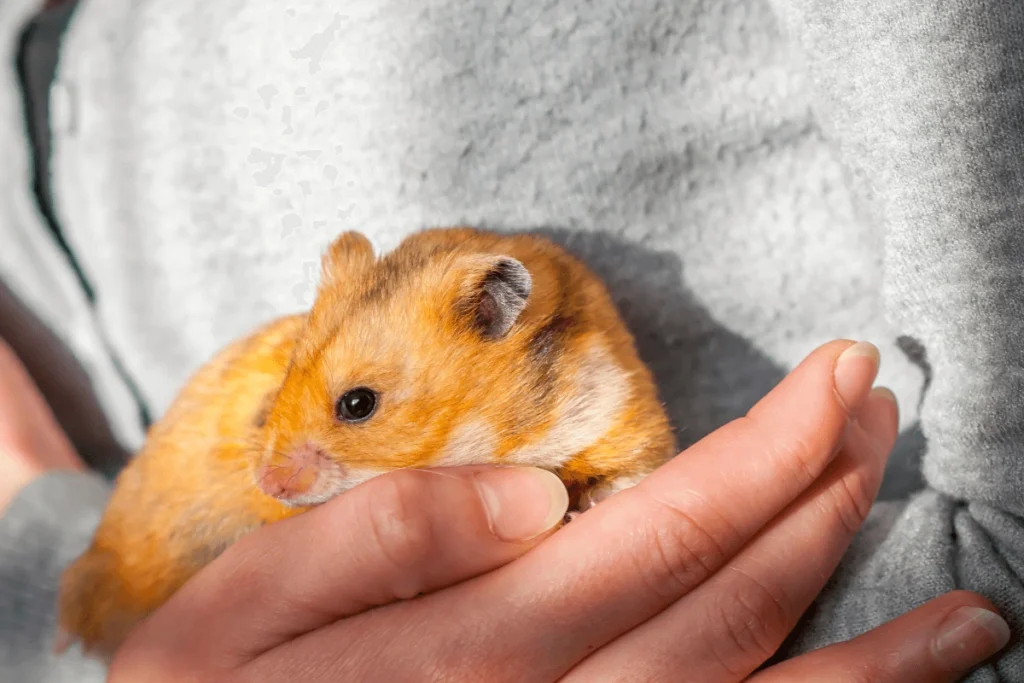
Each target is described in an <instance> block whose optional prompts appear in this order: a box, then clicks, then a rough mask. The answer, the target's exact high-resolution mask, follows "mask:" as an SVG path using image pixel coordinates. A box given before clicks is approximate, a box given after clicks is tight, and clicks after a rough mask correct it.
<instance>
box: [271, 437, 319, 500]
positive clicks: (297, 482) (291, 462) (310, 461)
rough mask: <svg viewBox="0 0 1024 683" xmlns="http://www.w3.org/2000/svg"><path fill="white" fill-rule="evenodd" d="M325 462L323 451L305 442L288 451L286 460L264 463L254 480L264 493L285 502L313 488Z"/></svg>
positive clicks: (279, 459) (277, 459)
mask: <svg viewBox="0 0 1024 683" xmlns="http://www.w3.org/2000/svg"><path fill="white" fill-rule="evenodd" d="M326 459H327V456H326V455H325V454H324V452H323V451H322V450H320V449H319V448H317V447H316V446H315V445H314V444H311V443H308V442H306V443H303V444H301V445H300V446H298V447H297V448H295V449H294V450H293V451H291V453H289V454H288V457H287V458H274V459H272V460H271V461H270V462H267V463H265V464H264V465H263V466H262V467H260V469H259V472H258V473H257V477H256V479H257V482H258V483H259V487H260V488H261V489H262V490H263V492H264V493H266V494H267V495H269V496H273V497H275V498H280V499H282V500H287V499H289V498H293V497H295V496H299V495H302V494H303V493H307V492H309V490H310V489H311V488H313V486H314V485H315V484H316V482H317V479H319V476H320V473H321V471H322V469H323V466H324V464H325V462H326Z"/></svg>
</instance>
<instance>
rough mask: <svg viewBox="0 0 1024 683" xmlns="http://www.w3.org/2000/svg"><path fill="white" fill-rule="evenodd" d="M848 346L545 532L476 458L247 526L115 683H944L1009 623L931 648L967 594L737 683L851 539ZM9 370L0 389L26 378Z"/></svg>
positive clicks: (859, 388)
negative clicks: (473, 463)
mask: <svg viewBox="0 0 1024 683" xmlns="http://www.w3.org/2000/svg"><path fill="white" fill-rule="evenodd" d="M850 346H851V342H842V341H841V342H833V343H831V344H827V345H825V346H824V347H822V348H819V349H818V350H816V351H815V352H814V353H812V354H811V355H810V356H809V357H808V358H807V359H806V360H805V361H804V363H802V364H801V365H800V366H799V367H798V368H796V369H795V370H794V372H793V373H791V374H790V375H789V376H788V377H787V378H786V379H785V380H784V381H783V382H782V383H781V384H780V385H779V386H778V387H777V388H776V389H775V390H773V391H772V392H771V393H770V394H769V395H768V396H766V397H765V399H763V400H762V401H761V402H760V403H759V404H758V405H757V406H756V407H755V408H754V409H752V410H751V411H750V413H749V414H748V416H746V417H744V418H741V419H739V420H737V421H734V422H733V423H730V424H728V425H726V426H725V427H723V428H722V429H720V430H718V431H716V432H715V433H713V434H712V435H710V436H709V437H707V438H706V439H704V440H703V441H701V442H700V443H698V444H697V445H695V446H693V447H692V448H690V449H688V451H687V452H685V453H684V454H682V457H679V458H676V459H675V460H673V461H672V462H670V463H669V464H668V465H665V466H663V467H662V468H661V469H659V470H658V471H657V472H655V473H654V474H653V475H651V476H650V477H649V478H647V479H645V480H644V481H643V482H641V484H640V485H638V486H637V487H636V488H634V489H629V490H627V491H624V492H621V493H619V494H616V495H615V496H613V497H612V498H610V499H609V500H607V501H605V502H603V503H601V504H600V505H598V506H597V507H596V508H594V509H593V510H591V511H589V512H587V513H586V514H584V515H583V516H581V517H580V518H578V519H577V520H576V521H574V522H573V523H572V524H570V525H568V526H566V527H564V528H562V529H559V530H558V531H557V532H554V533H552V531H551V527H552V526H553V525H554V524H556V523H555V522H554V520H557V519H558V518H559V517H560V515H561V514H562V513H563V512H564V511H565V509H566V506H567V504H568V499H567V496H566V495H565V493H564V489H561V490H560V489H559V487H557V486H550V483H551V480H552V477H551V476H550V475H547V474H545V473H540V472H539V471H534V470H528V469H523V470H516V469H494V468H460V469H454V470H446V471H444V472H439V471H402V472H395V473H393V474H389V475H385V476H382V477H379V478H376V479H374V480H371V481H369V482H367V483H366V484H363V485H361V486H359V487H357V488H356V489H353V490H352V491H351V492H349V493H348V494H346V495H344V496H340V497H338V498H337V499H334V500H332V501H330V502H329V503H327V504H325V505H323V506H321V507H319V508H317V509H315V510H313V511H311V512H309V513H307V514H304V515H300V516H298V517H295V518H291V519H287V520H284V521H282V522H279V523H277V524H273V525H270V526H268V527H265V528H263V529H260V530H258V531H257V532H254V533H252V534H250V535H249V536H247V537H246V538H244V539H242V540H241V541H240V542H238V543H237V544H235V545H234V546H232V547H231V548H230V549H229V550H228V551H227V552H225V553H224V554H223V555H222V556H221V557H220V558H218V559H217V560H216V561H214V562H213V563H212V564H210V565H209V566H208V567H207V568H206V569H205V570H203V571H202V572H200V573H199V574H198V575H197V576H196V577H194V579H193V580H192V581H190V582H189V584H187V585H186V586H185V587H184V588H183V589H182V590H181V591H179V592H178V593H177V594H176V595H175V596H174V597H173V598H172V599H171V600H170V601H169V602H168V603H167V604H166V605H165V606H164V607H162V608H161V609H160V610H158V611H157V612H156V613H155V614H154V615H153V616H152V617H151V618H150V619H148V620H147V621H146V622H144V623H143V624H142V625H141V626H140V627H139V628H137V629H136V630H135V631H134V632H133V634H132V635H131V637H130V638H129V640H128V641H127V642H126V643H125V645H124V647H123V648H122V649H121V650H120V652H119V653H118V655H117V657H116V658H115V660H114V662H113V666H112V669H111V672H110V679H109V680H110V681H111V683H126V682H127V681H141V682H144V683H145V682H154V683H161V682H163V681H179V680H192V681H207V680H209V681H213V680H217V681H250V680H252V681H256V680H259V681H269V682H271V683H272V682H273V681H304V682H308V683H315V682H316V681H328V680H425V679H426V680H441V679H443V680H455V681H461V680H466V681H476V680H488V681H555V680H561V681H603V680H608V681H612V680H615V681H622V680H626V681H631V680H642V681H660V680H680V678H679V677H680V676H681V675H685V676H686V679H685V680H699V681H739V680H747V679H749V680H753V681H758V682H759V683H772V682H774V681H787V682H799V681H804V680H806V681H811V680H829V681H838V682H840V683H842V682H843V681H850V682H851V683H852V682H854V681H869V680H870V681H879V682H881V683H885V682H886V681H901V682H907V683H915V682H917V681H921V682H925V681H927V682H931V681H936V682H942V681H955V680H958V679H959V678H961V677H962V676H963V675H965V674H966V673H967V672H968V671H969V670H970V668H971V667H973V666H975V665H976V664H978V663H980V662H981V661H982V660H984V659H985V658H987V657H989V656H991V655H992V654H994V653H995V651H997V650H998V649H1000V648H1001V646H1002V645H1003V644H1005V638H1004V637H1003V636H1007V635H1008V634H1005V633H1001V632H1000V629H999V628H998V627H995V628H993V627H990V628H988V629H980V630H978V629H975V630H973V631H972V630H971V629H969V628H967V629H965V628H960V629H959V631H957V635H956V636H955V637H954V638H953V640H952V641H951V640H950V638H949V637H946V638H941V637H940V632H941V631H942V630H943V629H944V628H945V627H947V626H949V625H955V626H962V625H963V623H964V621H963V619H959V620H958V619H957V615H958V614H963V613H962V612H958V610H961V609H963V608H975V609H980V610H982V611H983V612H984V613H985V614H992V610H994V608H993V607H992V606H991V604H990V603H988V602H987V601H986V600H985V599H984V598H982V597H981V596H978V595H975V594H972V593H966V592H954V593H950V594H947V595H944V596H941V597H939V598H936V599H935V600H932V601H930V602H928V603H926V604H925V605H923V606H921V607H919V608H918V609H916V610H914V611H913V612H910V613H909V614H907V615H904V616H903V617H901V618H900V619H897V620H895V621H894V622H891V623H889V624H886V625H883V626H881V627H879V628H878V629H875V630H874V631H872V632H870V633H868V634H866V635H864V636H861V637H860V638H858V639H855V640H853V641H850V642H848V643H842V644H839V645H836V646H833V647H830V648H826V649H823V650H820V651H817V652H814V653H811V654H809V655H805V656H802V657H799V658H796V659H793V660H789V661H787V662H783V663H782V664H780V665H777V666H775V667H772V668H769V669H766V670H764V671H761V672H759V673H757V674H756V675H754V676H753V678H750V676H751V675H752V674H753V672H754V671H755V670H756V669H757V668H758V667H759V666H761V664H763V662H764V661H766V659H767V658H768V657H769V656H770V654H771V653H772V652H774V651H775V649H776V648H777V647H778V645H779V644H780V643H781V642H782V640H783V639H784V638H785V636H786V635H787V634H788V633H789V631H790V630H791V629H792V627H793V624H794V623H795V620H796V619H797V618H798V617H799V615H800V613H801V612H802V611H803V610H804V609H805V608H806V606H807V604H809V602H810V601H811V600H812V599H813V597H814V596H815V595H816V594H817V593H818V592H819V591H820V589H821V587H822V584H823V582H824V581H825V580H826V578H827V577H828V575H829V574H830V573H831V572H832V570H833V569H834V567H835V565H836V563H837V562H838V560H839V557H840V556H841V554H842V552H843V550H844V549H845V548H846V546H847V544H848V542H849V540H850V538H851V537H852V535H853V534H854V533H855V531H856V529H857V528H859V526H860V524H861V522H862V521H863V518H864V516H865V515H866V513H867V510H868V509H869V507H870V503H871V502H872V500H873V499H874V496H875V494H876V493H877V489H878V484H879V482H880V480H881V476H882V472H883V469H884V463H885V459H886V457H887V454H888V452H889V450H890V449H891V447H892V444H893V441H894V440H895V436H896V425H897V409H896V405H895V402H894V401H893V399H892V397H891V394H890V393H888V392H887V391H885V390H881V389H876V390H871V384H872V382H873V380H874V375H875V373H876V370H877V357H876V356H873V355H872V353H870V352H868V353H856V354H854V355H852V356H850V355H848V356H847V359H846V360H847V361H849V362H847V363H841V364H838V367H837V361H838V358H839V356H840V354H841V353H842V352H843V351H844V350H846V349H848V348H849V347H850ZM861 351H863V347H861ZM834 369H835V372H834V373H833V370H834ZM3 381H4V383H5V384H7V385H8V386H7V390H6V391H5V392H4V393H0V396H10V395H12V393H13V395H19V394H20V393H21V392H23V391H31V386H26V385H24V384H22V385H20V386H19V385H18V381H19V380H18V379H17V376H16V375H15V379H13V380H12V378H11V376H10V375H5V376H3ZM23 405H32V403H31V402H26V401H17V402H14V403H5V404H0V412H3V413H5V414H7V415H12V414H14V413H15V411H18V410H20V408H19V406H23ZM26 418H27V416H26ZM32 419H33V420H39V421H38V422H34V423H33V424H36V425H38V426H40V428H43V426H44V425H46V424H47V420H46V419H45V418H44V417H40V416H36V417H33V418H32ZM48 428H56V425H55V424H52V421H51V422H50V424H49V427H48ZM4 452H6V451H3V450H0V453H4ZM19 457H21V458H23V459H24V458H27V457H30V456H25V455H22V456H19ZM725 458H728V461H727V462H728V463H729V466H728V467H723V466H722V462H723V461H724V459H725ZM9 465H10V461H9V460H6V461H5V460H0V470H6V469H7V467H8V466H9ZM41 469H45V467H43V468H41ZM481 491H488V492H487V493H481ZM495 501H497V505H495ZM727 502H728V503H729V504H726V503H727ZM495 510H496V512H494V511H495ZM502 511H504V514H502ZM328 540H329V542H328ZM296 557H302V561H301V562H296V561H295V558H296ZM512 560H515V561H512ZM420 594H423V595H420ZM417 595H419V597H416V598H415V599H413V596H417ZM484 607H485V608H484ZM972 614H975V615H976V614H977V612H975V613H972ZM951 643H952V646H951ZM670 644H671V647H669V645H670Z"/></svg>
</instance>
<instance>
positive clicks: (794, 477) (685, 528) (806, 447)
mask: <svg viewBox="0 0 1024 683" xmlns="http://www.w3.org/2000/svg"><path fill="white" fill-rule="evenodd" d="M844 352H845V353H844ZM841 356H842V359H841V360H840V357H841ZM877 369H878V356H877V351H876V350H875V349H874V347H873V346H871V345H869V344H858V345H854V344H853V343H852V342H849V341H838V342H832V343H830V344H826V345H825V346H823V347H821V348H819V349H817V350H816V351H814V352H813V353H811V354H810V356H809V357H808V358H807V359H806V360H805V361H804V362H803V363H801V364H800V365H799V366H798V367H797V368H796V369H795V370H794V371H793V372H792V373H791V374H790V375H789V376H787V377H786V378H785V379H784V380H783V381H782V382H781V383H780V384H779V385H778V386H777V387H776V388H775V389H773V390H772V391H771V392H770V393H769V394H768V395H767V396H766V397H765V398H764V399H763V400H762V401H761V402H760V403H758V404H757V406H755V407H754V408H753V409H752V410H751V411H750V412H749V414H748V415H747V416H746V417H743V418H740V419H738V420H735V421H734V422H732V423H730V424H728V425H726V426H725V427H723V428H722V429H720V430H718V431H716V432H715V433H713V434H712V435H710V436H709V437H707V438H705V439H704V440H702V441H701V442H699V443H698V444H696V445H695V446H693V447H691V448H690V449H688V450H687V451H686V452H684V453H683V454H681V455H680V456H679V457H677V458H675V459H674V460H673V461H671V462H670V463H668V464H666V465H664V466H663V467H662V468H661V469H659V470H658V471H657V472H655V473H654V474H652V475H651V476H649V477H648V478H647V479H645V480H643V481H642V482H641V483H640V484H639V485H638V486H637V487H635V488H633V489H628V490H626V491H622V492H620V493H617V494H616V495H614V496H612V497H611V498H610V499H608V500H607V501H605V502H602V503H600V504H599V505H597V507H596V508H594V509H592V510H590V511H588V512H587V513H585V514H584V515H582V516H581V517H580V518H579V519H578V520H576V521H574V522H572V523H571V524H569V525H568V526H567V527H566V528H564V529H563V530H561V531H559V532H558V533H557V534H555V535H554V536H553V537H552V538H550V539H548V540H546V541H545V542H544V543H542V544H541V545H539V546H538V547H537V548H535V549H533V550H532V551H531V552H529V553H528V554H526V555H525V556H523V557H521V558H519V559H518V560H517V561H516V562H515V563H512V564H511V565H508V566H505V567H502V568H501V569H498V570H496V571H494V572H491V573H489V574H486V575H483V576H480V577H478V578H476V579H473V580H471V581H469V582H466V583H463V584H460V585H458V586H453V587H452V588H450V589H447V590H446V591H443V592H442V593H438V594H435V595H433V596H427V597H426V598H424V599H422V600H418V601H416V602H414V603H409V604H406V605H395V606H392V607H385V608H383V609H382V610H379V611H376V612H373V613H367V614H363V615H360V616H357V617H355V618H353V619H351V620H349V621H348V622H347V623H342V624H336V625H333V626H331V627H328V628H326V629H324V630H322V631H320V632H318V633H315V634H309V636H307V637H306V638H304V639H303V641H304V642H303V643H301V644H300V643H293V644H290V645H289V646H287V647H286V649H287V650H289V651H291V648H292V647H293V646H294V647H296V648H299V649H301V650H302V654H301V655H299V654H295V653H294V651H292V654H291V655H290V656H301V657H303V658H305V657H310V658H313V659H314V660H316V658H317V657H324V656H329V655H328V653H329V652H330V650H331V648H330V646H329V645H328V643H331V642H333V643H338V642H346V643H347V644H348V646H351V647H355V646H358V647H360V648H362V647H366V648H369V649H371V650H372V649H373V648H374V647H376V646H377V645H375V643H379V642H386V639H385V640H380V638H381V635H382V631H383V628H382V626H383V623H384V622H382V621H381V620H385V621H386V620H387V619H394V618H395V615H394V611H393V608H395V609H401V610H403V616H402V619H403V623H406V624H408V627H407V628H409V629H410V631H409V632H416V633H417V634H418V645H419V647H421V648H423V650H424V651H428V652H432V653H434V655H435V656H436V657H438V658H439V659H441V660H443V661H446V662H451V661H455V662H459V661H461V660H462V659H466V658H465V657H461V658H460V654H459V653H460V652H462V653H464V652H488V653H490V654H493V657H489V658H488V659H489V661H494V662H500V663H501V668H500V669H498V670H495V671H481V670H480V669H479V667H480V666H481V665H482V664H483V663H482V662H480V661H479V660H477V659H472V661H470V660H468V659H466V664H465V665H466V666H467V667H472V670H469V669H467V671H466V672H465V674H466V676H467V680H493V681H504V680H517V681H518V680H551V679H555V678H558V677H559V676H561V675H563V674H564V673H565V672H566V671H567V670H568V669H569V668H570V667H571V666H573V665H574V664H575V663H577V662H578V661H580V660H582V659H583V658H584V657H585V656H587V655H588V654H589V653H590V652H592V651H593V650H594V649H596V648H598V647H601V646H602V645H603V644H605V643H607V642H609V641H610V640H612V639H613V638H615V637H617V636H619V635H620V634H622V633H624V632H625V631H627V630H629V629H631V628H632V627H634V626H636V625H637V624H638V623H641V622H643V621H645V620H647V619H649V618H650V617H652V616H654V615H655V614H657V613H658V612H660V611H661V610H663V609H664V608H666V607H667V606H668V605H670V604H671V603H673V602H674V601H676V600H678V599H679V598H680V597H682V596H683V595H685V594H686V593H687V592H688V591H690V590H692V589H693V588H694V587H696V586H698V585H699V584H701V583H702V582H703V581H704V580H705V579H706V578H707V577H708V576H710V575H711V574H712V573H714V572H715V571H717V570H718V568H720V567H721V566H722V565H723V564H724V563H725V562H726V561H727V560H728V559H729V558H730V557H732V556H733V555H734V554H735V553H736V552H738V551H739V550H740V548H742V547H743V546H744V545H745V544H746V543H747V542H748V541H749V540H750V539H751V538H752V537H753V536H754V535H755V534H756V533H757V532H758V531H759V530H760V529H761V528H762V527H763V526H764V525H765V524H767V523H768V522H769V521H770V520H771V519H772V518H774V517H775V516H776V515H778V514H779V513H780V512H781V511H782V510H784V509H785V508H786V507H787V506H788V505H789V504H790V503H792V502H793V501H794V500H795V499H796V498H797V497H798V496H799V495H800V494H801V493H802V492H803V491H804V490H805V489H807V488H808V487H809V486H810V485H811V484H812V483H813V482H814V481H815V480H816V479H818V477H819V476H820V475H821V474H822V473H823V472H824V471H825V469H826V467H827V466H828V464H829V462H830V461H831V460H832V459H833V456H834V454H835V453H836V452H837V450H838V447H839V445H840V444H841V441H842V438H843V434H844V430H845V428H846V426H847V424H848V422H849V419H850V416H851V411H853V410H856V407H857V406H858V405H859V404H860V403H861V402H862V401H863V400H864V398H865V397H866V396H867V394H868V392H869V391H870V388H871V384H872V382H873V380H874V377H875V375H876V373H877ZM441 603H443V605H442V604H441ZM498 604H500V605H501V606H502V610H486V611H485V612H484V613H481V605H498ZM441 610H443V613H445V614H466V615H472V618H471V619H468V620H462V621H463V622H464V623H463V625H462V626H461V628H462V630H461V631H459V629H458V628H455V627H453V628H455V633H454V635H453V630H452V629H451V628H449V629H447V630H446V632H445V634H444V635H441V634H436V635H435V634H434V633H433V632H432V621H436V615H437V614H438V612H439V611H441ZM378 629H380V630H378ZM318 649H319V650H322V652H320V653H319V654H318ZM524 652H529V653H530V655H531V656H530V657H529V658H528V659H527V658H524V657H522V655H521V653H524ZM282 656H284V652H282ZM403 673H408V674H410V675H411V674H412V673H413V672H389V675H390V674H393V675H392V676H391V678H392V679H396V680H397V679H400V678H401V676H402V675H403ZM474 677H475V678H474ZM455 678H456V679H458V676H455ZM459 680H461V679H459Z"/></svg>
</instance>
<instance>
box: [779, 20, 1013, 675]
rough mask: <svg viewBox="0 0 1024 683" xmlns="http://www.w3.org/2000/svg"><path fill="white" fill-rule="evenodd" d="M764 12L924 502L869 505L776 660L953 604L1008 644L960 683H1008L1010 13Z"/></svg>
mask: <svg viewBox="0 0 1024 683" xmlns="http://www.w3.org/2000/svg"><path fill="white" fill-rule="evenodd" d="M770 2H772V4H773V7H774V9H775V11H776V16H777V18H778V20H779V25H780V27H781V29H782V30H783V31H784V32H785V33H787V34H788V36H789V38H790V39H791V40H792V44H793V45H794V46H796V47H798V48H799V49H800V51H801V54H802V56H803V57H804V59H805V60H806V62H805V63H806V66H807V72H808V74H809V75H810V77H811V79H812V83H813V85H814V87H815V88H816V90H817V96H818V100H817V101H818V102H819V103H820V107H819V109H818V111H817V112H816V115H817V119H818V121H819V124H820V126H821V128H822V131H823V133H824V134H825V135H826V136H828V137H829V138H830V140H831V141H832V142H833V143H834V145H835V146H836V149H837V152H838V153H839V154H840V155H841V158H842V160H843V162H844V164H845V165H846V167H847V169H848V171H849V182H850V184H851V186H852V188H853V190H854V194H855V196H856V197H857V199H858V202H859V203H860V204H861V208H862V209H863V215H866V216H868V217H869V220H872V221H874V222H875V224H876V225H878V226H880V228H881V231H882V232H883V233H884V245H882V246H881V248H882V249H884V273H885V275H884V282H883V288H884V296H885V309H886V315H887V317H888V318H889V320H890V322H891V323H892V324H893V326H894V327H895V329H897V330H898V331H899V334H900V335H901V337H902V338H904V339H906V340H910V341H911V342H912V343H911V344H909V345H908V346H909V347H913V348H914V349H916V351H915V353H914V356H915V358H914V360H915V362H917V363H919V364H920V365H921V366H922V368H923V369H924V371H925V375H926V389H925V392H924V397H923V400H922V403H921V406H920V413H919V414H920V427H921V430H922V432H923V434H924V436H925V438H926V440H927V447H926V451H925V453H924V456H923V461H922V472H923V477H924V481H925V488H924V490H923V491H921V492H919V493H917V494H915V495H914V496H913V497H912V498H910V499H909V500H906V501H905V502H902V503H898V504H895V503H894V504H880V505H878V506H876V508H875V509H874V510H873V512H872V515H871V518H870V520H869V523H868V525H867V527H866V528H865V529H864V533H862V534H860V536H859V537H858V538H857V539H856V540H855V542H854V545H853V546H852V547H851V549H850V551H849V553H848V555H847V557H846V558H845V559H844V563H843V565H842V566H841V568H840V570H839V571H838V572H837V574H836V575H835V577H834V578H833V581H832V582H831V583H830V585H829V587H828V588H827V589H826V591H825V593H824V594H823V595H822V596H821V598H820V599H819V601H818V603H817V604H816V606H815V607H814V608H813V610H812V611H811V612H810V613H809V614H808V615H807V616H806V619H805V622H804V623H803V625H802V627H801V629H800V631H799V632H798V633H797V634H796V635H795V636H794V638H793V640H792V642H791V643H790V644H789V647H788V652H790V653H795V652H799V651H805V650H807V649H811V648H815V647H819V646H822V645H826V644H828V643H831V642H835V641H838V640H842V639H846V638H850V637H852V636H855V635H857V634H859V633H862V632H864V631H865V630H868V629H870V628H872V627H874V626H877V625H879V624H880V623H882V622H884V621H886V620H888V619H891V618H893V617H895V616H897V615H899V614H901V613H903V612H906V611H907V610H909V609H911V608H913V607H916V606H917V605H919V604H921V603H923V602H925V601H926V600H928V599H930V598H932V597H935V596H937V595H939V594H941V593H944V592H946V591H949V590H952V589H957V588H962V589H968V590H973V591H977V592H980V593H982V594H984V595H985V596H987V597H988V598H989V599H991V600H992V601H993V602H994V603H995V604H996V605H997V606H998V607H999V608H1000V610H1001V611H1002V612H1003V614H1004V616H1005V617H1006V618H1007V621H1008V622H1009V624H1010V627H1011V629H1012V630H1013V632H1014V633H1015V635H1016V638H1015V640H1014V641H1013V643H1012V644H1011V646H1010V647H1009V648H1008V649H1007V650H1006V651H1005V654H1004V655H1003V656H1002V657H1001V658H999V659H998V660H996V661H995V662H993V663H992V664H990V665H989V666H988V667H987V668H984V669H982V670H979V671H978V672H977V673H976V674H974V676H973V677H972V678H971V679H970V680H971V681H1024V647H1022V645H1021V643H1020V634H1021V633H1022V632H1024V585H1022V578H1024V457H1022V452H1021V451H1022V446H1024V229H1022V228H1021V226H1022V225H1024V5H1022V4H1020V3H1006V2H1003V1H1002V0H972V2H952V3H921V2H918V0H891V1H890V2H886V3H880V4H879V3H875V4H868V5H866V4H865V3H861V2H852V1H850V0H770Z"/></svg>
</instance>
